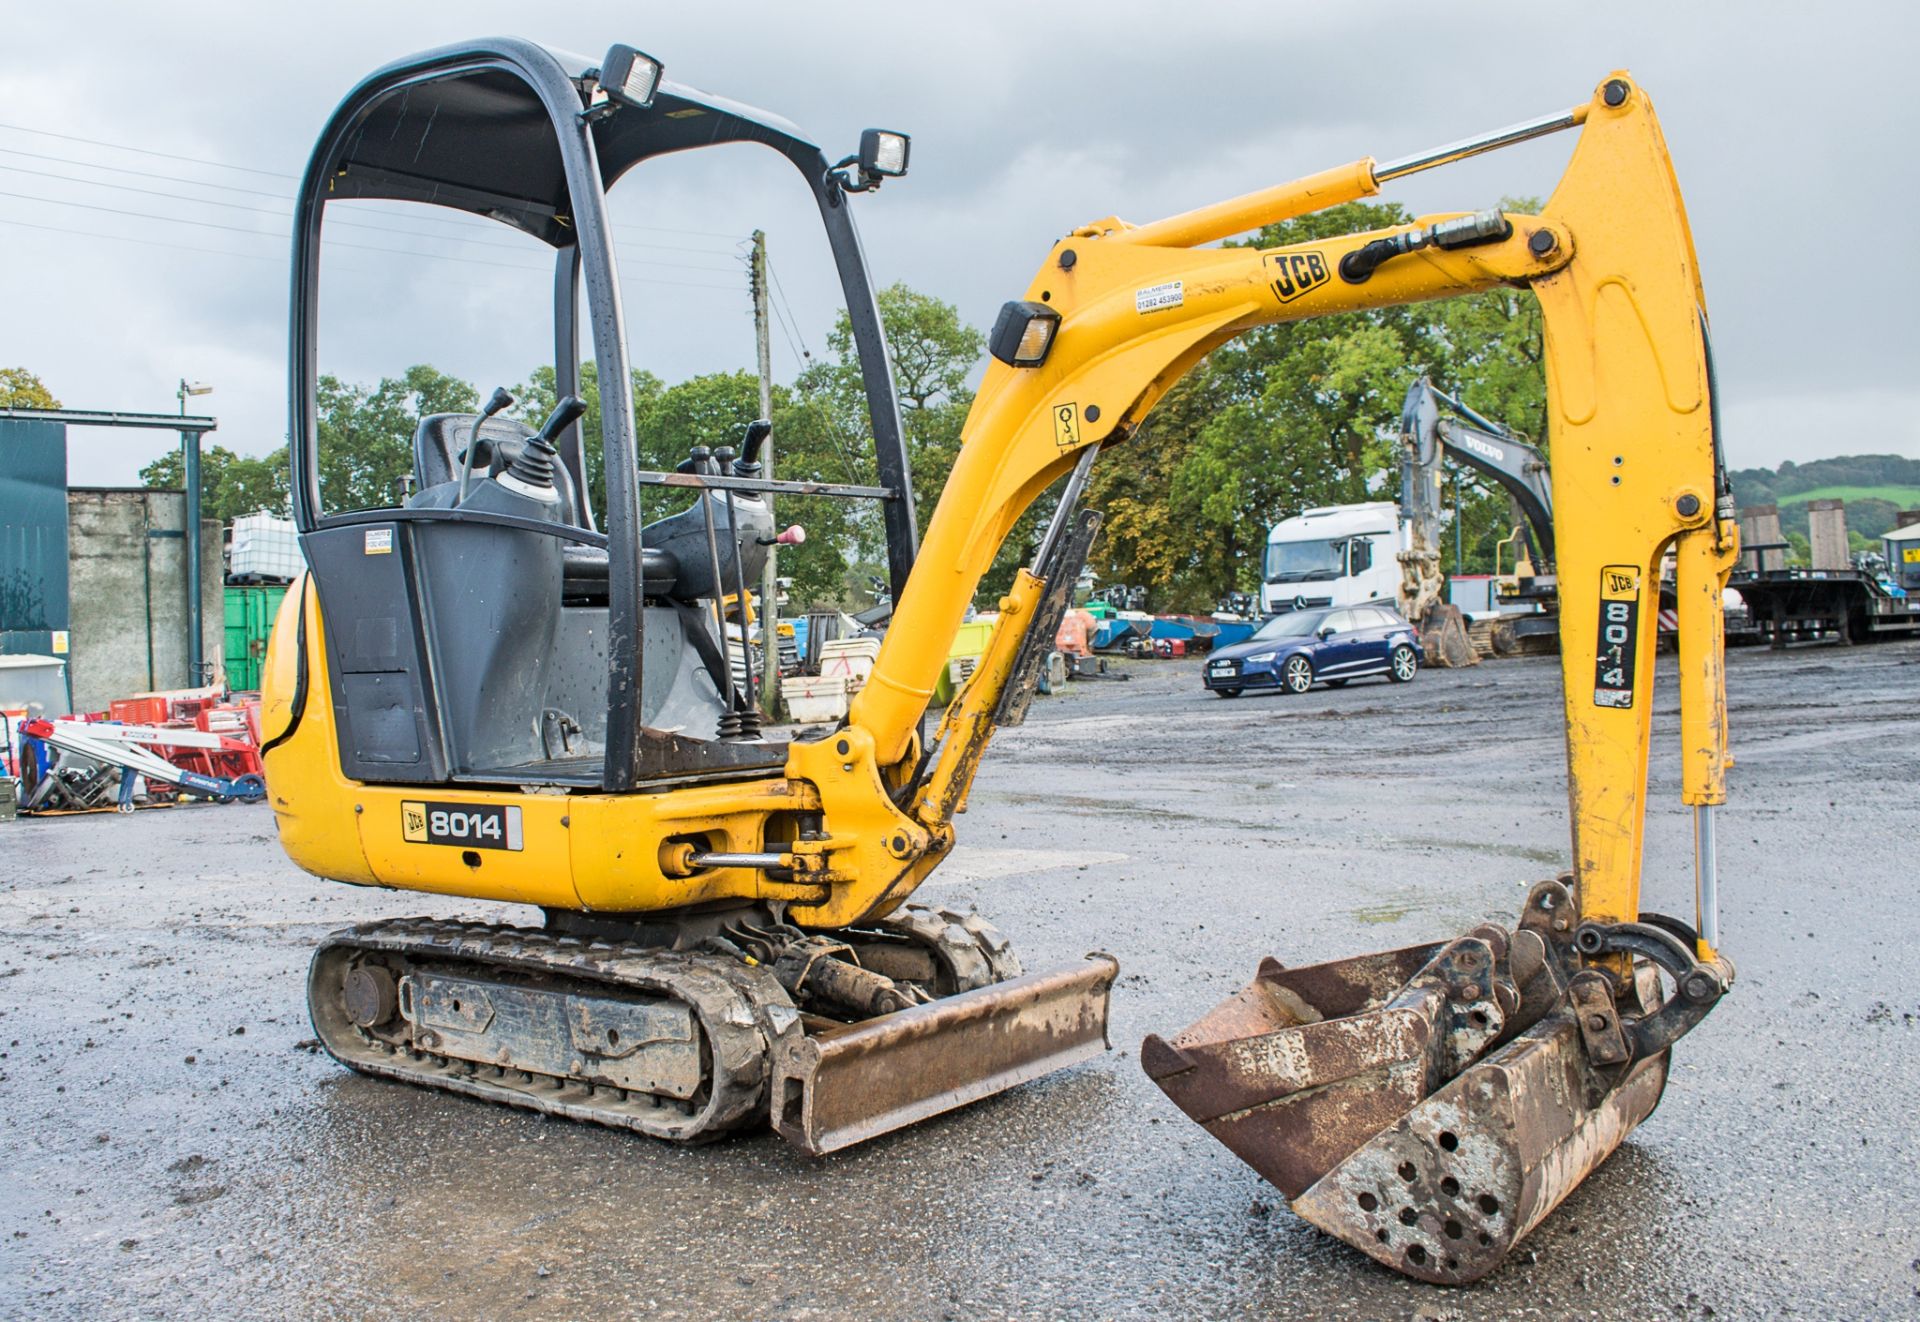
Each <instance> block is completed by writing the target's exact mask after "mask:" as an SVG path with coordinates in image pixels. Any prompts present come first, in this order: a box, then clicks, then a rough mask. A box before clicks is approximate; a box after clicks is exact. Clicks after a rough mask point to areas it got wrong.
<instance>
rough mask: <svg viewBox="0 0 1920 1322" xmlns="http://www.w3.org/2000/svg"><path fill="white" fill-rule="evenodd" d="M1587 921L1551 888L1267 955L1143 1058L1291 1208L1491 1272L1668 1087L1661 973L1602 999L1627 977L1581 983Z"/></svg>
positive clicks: (1320, 1222) (1368, 1244) (1448, 1275)
mask: <svg viewBox="0 0 1920 1322" xmlns="http://www.w3.org/2000/svg"><path fill="white" fill-rule="evenodd" d="M1575 911H1576V910H1575V906H1574V902H1573V899H1572V897H1571V895H1570V894H1569V893H1568V891H1567V890H1566V888H1565V887H1564V886H1562V885H1561V884H1560V883H1557V882H1547V883H1542V884H1541V885H1540V886H1538V887H1536V888H1535V889H1534V892H1533V895H1532V897H1530V900H1529V905H1528V911H1527V916H1526V917H1524V918H1523V919H1522V922H1521V925H1520V927H1519V928H1517V929H1516V930H1514V931H1511V932H1509V931H1508V930H1506V929H1504V928H1501V927H1497V926H1493V925H1488V926H1485V927H1480V928H1476V929H1474V931H1473V932H1471V933H1469V934H1468V935H1466V936H1464V937H1461V938H1459V939H1458V940H1455V941H1452V942H1447V943H1436V944H1430V945H1417V946H1406V947H1402V948H1401V949H1398V950H1389V951H1383V952H1380V953H1377V954H1371V955H1362V956H1359V957H1357V958H1353V959H1344V960H1338V961H1336V962H1333V963H1329V964H1315V965H1311V966H1309V967H1305V968H1296V969H1288V968H1284V967H1282V966H1281V965H1280V964H1279V963H1278V962H1277V961H1275V960H1273V959H1268V960H1265V961H1264V962H1263V963H1262V964H1261V966H1260V969H1259V971H1258V973H1257V974H1256V975H1255V977H1254V979H1253V981H1252V982H1251V983H1249V984H1248V985H1247V986H1246V987H1245V988H1243V989H1241V990H1240V991H1238V992H1236V993H1235V994H1234V995H1232V996H1230V997H1228V998H1227V999H1226V1000H1225V1001H1222V1002H1221V1003H1220V1004H1219V1005H1217V1006H1215V1007H1214V1009H1213V1010H1211V1011H1210V1012H1209V1013H1208V1014H1207V1015H1206V1016H1205V1017H1203V1018H1202V1019H1201V1020H1200V1021H1199V1022H1198V1023H1195V1024H1194V1025H1192V1026H1191V1027H1189V1028H1187V1029H1186V1030H1185V1031H1183V1032H1181V1033H1178V1034H1176V1035H1174V1036H1173V1037H1172V1038H1169V1039H1162V1038H1160V1037H1157V1036H1155V1037H1149V1038H1148V1039H1147V1040H1146V1042H1145V1043H1144V1044H1143V1045H1142V1047H1141V1051H1140V1063H1141V1066H1142V1068H1143V1069H1145V1070H1146V1072H1147V1074H1148V1076H1149V1077H1150V1078H1152V1079H1153V1081H1154V1082H1155V1083H1156V1084H1158V1085H1159V1086H1160V1088H1161V1089H1162V1090H1163V1091H1164V1092H1165V1093H1166V1094H1167V1096H1168V1097H1170V1098H1172V1099H1173V1101H1174V1102H1175V1104H1177V1105H1178V1106H1179V1107H1180V1109H1181V1110H1183V1111H1185V1112H1186V1113H1187V1115H1189V1116H1191V1117H1192V1118H1193V1119H1194V1120H1196V1121H1198V1122H1199V1123H1200V1125H1201V1126H1203V1127H1204V1128H1205V1129H1206V1130H1207V1132H1208V1133H1210V1134H1212V1135H1213V1136H1214V1137H1215V1138H1217V1139H1219V1140H1220V1141H1221V1142H1222V1143H1223V1144H1225V1145H1226V1146H1227V1147H1228V1148H1229V1149H1231V1150H1232V1151H1233V1152H1234V1154H1235V1155H1237V1156H1238V1157H1240V1158H1241V1159H1242V1160H1243V1161H1245V1162H1247V1164H1249V1165H1250V1166H1252V1167H1253V1168H1254V1169H1255V1170H1257V1171H1259V1172H1260V1174H1261V1175H1263V1176H1264V1177H1265V1178H1266V1179H1268V1180H1269V1181H1271V1182H1272V1183H1273V1184H1274V1185H1275V1186H1276V1187H1277V1188H1279V1189H1280V1191H1281V1192H1282V1193H1284V1194H1285V1195H1286V1197H1287V1201H1288V1203H1289V1205H1290V1206H1291V1207H1292V1209H1293V1211H1294V1212H1295V1214H1296V1215H1298V1216H1300V1217H1301V1218H1303V1219H1304V1220H1306V1221H1308V1222H1311V1223H1312V1224H1313V1225H1316V1226H1318V1227H1320V1229H1322V1230H1324V1231H1326V1232H1327V1233H1329V1234H1332V1235H1335V1236H1337V1237H1339V1238H1340V1239H1343V1240H1345V1241H1346V1242H1347V1243H1349V1244H1351V1245H1353V1247H1355V1248H1357V1249H1359V1250H1361V1251H1362V1252H1363V1253H1366V1254H1368V1255H1369V1256H1370V1257H1372V1258H1374V1259H1376V1260H1378V1261H1379V1262H1381V1263H1384V1264H1385V1265H1387V1266H1389V1267H1392V1268H1394V1269H1395V1270H1397V1271H1400V1272H1403V1273H1405V1274H1407V1275H1409V1276H1413V1277H1416V1278H1418V1279H1420V1280H1424V1281H1431V1282H1434V1283H1436V1284H1453V1285H1457V1284H1464V1283H1467V1282H1469V1281H1473V1280H1477V1279H1478V1278H1479V1277H1481V1276H1483V1275H1485V1274H1486V1273H1487V1272H1489V1271H1491V1270H1492V1269H1493V1268H1494V1267H1495V1266H1497V1265H1498V1264H1499V1262H1500V1261H1501V1259H1502V1258H1504V1257H1505V1256H1506V1254H1507V1253H1508V1252H1509V1251H1510V1250H1511V1249H1512V1248H1513V1247H1514V1245H1516V1244H1517V1243H1519V1241H1520V1240H1521V1239H1522V1238H1523V1237H1524V1236H1525V1235H1526V1234H1527V1232H1528V1231H1530V1230H1531V1229H1533V1227H1534V1226H1535V1225H1537V1224H1539V1222H1540V1221H1541V1219H1542V1218H1544V1217H1545V1216H1546V1215H1547V1214H1548V1213H1549V1212H1551V1211H1552V1210H1553V1208H1554V1207H1555V1206H1557V1205H1558V1204H1559V1202H1560V1200H1561V1199H1562V1198H1564V1197H1566V1195H1567V1194H1568V1193H1569V1192H1570V1191H1571V1190H1572V1189H1573V1188H1574V1186H1575V1185H1577V1184H1579V1182H1580V1181H1581V1180H1582V1179H1584V1178H1585V1177H1586V1176H1587V1174H1588V1173H1589V1172H1590V1171H1592V1170H1593V1169H1594V1168H1595V1167H1597V1166H1598V1165H1599V1164H1600V1163H1601V1162H1602V1161H1604V1160H1606V1158H1607V1156H1608V1155H1609V1154H1611V1153H1612V1152H1613V1150H1614V1149H1615V1148H1617V1147H1618V1146H1619V1145H1620V1143H1621V1141H1622V1140H1623V1139H1625V1138H1626V1136H1627V1135H1628V1134H1629V1133H1631V1132H1632V1130H1633V1128H1634V1126H1635V1125H1637V1124H1639V1123H1640V1122H1641V1121H1642V1120H1644V1119H1646V1118H1647V1116H1648V1115H1650V1114H1651V1113H1652V1111H1653V1108H1654V1106H1655V1105H1656V1104H1657V1103H1658V1102H1659V1100H1660V1094H1661V1090H1662V1088H1663V1087H1664V1086H1665V1084H1666V1077H1667V1052H1666V1050H1665V1049H1664V1045H1663V1044H1664V1043H1665V1042H1667V1041H1670V1040H1671V1037H1673V1036H1677V1033H1676V1032H1670V1031H1665V1030H1667V1029H1671V1028H1672V1027H1673V1026H1672V1025H1671V1024H1669V1023H1666V1021H1665V1020H1663V1018H1662V1014H1661V1011H1662V1008H1663V1003H1662V999H1661V982H1660V978H1659V974H1658V973H1657V972H1656V971H1655V968H1654V966H1653V965H1652V964H1650V963H1647V962H1645V961H1639V962H1636V963H1635V964H1634V966H1633V967H1634V973H1633V975H1632V984H1631V986H1630V987H1629V988H1627V989H1626V990H1625V991H1624V992H1623V993H1622V994H1621V995H1620V996H1619V1002H1620V1004H1619V1005H1618V1006H1617V1008H1616V1006H1615V1005H1614V1000H1613V997H1612V996H1611V995H1609V996H1607V997H1606V998H1605V1001H1604V1004H1601V1003H1595V1002H1593V1001H1591V1000H1590V999H1588V998H1589V997H1590V995H1591V990H1592V989H1593V988H1594V987H1596V986H1598V985H1599V984H1598V982H1597V981H1596V980H1597V979H1600V978H1601V977H1603V976H1610V975H1602V974H1600V973H1599V972H1597V971H1588V970H1582V971H1577V972H1575V971H1574V970H1575V968H1576V961H1574V960H1573V959H1572V958H1571V956H1572V953H1573V950H1574V944H1573V940H1572V936H1573V924H1572V923H1571V922H1570V921H1568V919H1570V918H1571V916H1572V914H1573V913H1574V912H1575ZM1556 921H1557V922H1559V923H1560V924H1561V926H1560V927H1559V928H1557V929H1556V928H1555V926H1554V924H1555V922H1556ZM1636 930H1643V929H1638V928H1636ZM1676 944H1678V943H1677V942H1676ZM1697 990H1700V992H1701V995H1700V999H1702V1000H1706V999H1708V992H1709V991H1712V989H1706V988H1701V989H1697ZM1677 994H1678V993H1676V995H1677ZM1714 994H1715V995H1717V992H1714ZM1704 1013H1705V1010H1704V1008H1702V1009H1700V1010H1699V1011H1698V1014H1704ZM1688 1018H1689V1021H1690V1022H1691V1021H1694V1020H1696V1019H1697V1015H1694V1014H1693V1013H1692V1010H1691V1007H1689V1010H1688ZM1583 1020H1584V1027H1583ZM1602 1020H1604V1021H1605V1024H1604V1028H1605V1029H1606V1031H1600V1027H1601V1021H1602ZM1634 1025H1661V1026H1662V1028H1661V1029H1660V1030H1658V1031H1651V1032H1648V1033H1646V1034H1643V1035H1638V1036H1636V1035H1635V1031H1634V1028H1633V1026H1634ZM1689 1026H1690V1025H1689ZM1680 1031H1684V1029H1680ZM1590 1034H1591V1036H1590ZM1651 1047H1658V1048H1659V1049H1651V1050H1650V1049H1647V1048H1651Z"/></svg>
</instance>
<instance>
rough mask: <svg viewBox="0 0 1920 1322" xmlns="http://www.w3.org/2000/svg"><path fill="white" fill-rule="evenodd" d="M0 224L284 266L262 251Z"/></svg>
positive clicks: (17, 223) (5, 221)
mask: <svg viewBox="0 0 1920 1322" xmlns="http://www.w3.org/2000/svg"><path fill="white" fill-rule="evenodd" d="M0 225H15V226H18V227H19V228H21V229H29V230H45V231H46V232H47V233H49V234H61V235H67V236H69V237H72V238H76V239H112V240H113V241H115V242H116V243H137V244H140V245H141V246H143V247H147V248H171V249H173V250H174V251H175V252H197V253H205V254H206V255H207V256H209V257H244V258H246V259H247V260H248V261H251V262H272V263H273V264H274V265H275V266H284V265H285V264H286V258H284V257H269V256H267V255H266V254H264V253H257V252H235V251H233V250H232V249H231V248H193V247H189V246H187V245H186V244H184V243H163V242H161V241H160V240H159V239H136V238H134V237H133V236H132V235H129V234H100V233H96V232H94V231H92V230H76V229H68V228H66V227H65V226H62V225H36V224H34V223H33V222H32V221H30V220H13V219H10V218H8V217H5V216H0Z"/></svg>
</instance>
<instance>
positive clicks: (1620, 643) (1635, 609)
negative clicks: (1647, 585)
mask: <svg viewBox="0 0 1920 1322" xmlns="http://www.w3.org/2000/svg"><path fill="white" fill-rule="evenodd" d="M1639 632H1640V569H1639V567H1638V566H1637V565H1607V566H1606V567H1605V568H1603V569H1602V570H1601V571H1600V634H1599V637H1598V639H1597V646H1596V648H1595V651H1594V668H1593V705H1594V706H1596V707H1631V706H1633V657H1634V650H1635V646H1636V644H1637V643H1638V641H1639Z"/></svg>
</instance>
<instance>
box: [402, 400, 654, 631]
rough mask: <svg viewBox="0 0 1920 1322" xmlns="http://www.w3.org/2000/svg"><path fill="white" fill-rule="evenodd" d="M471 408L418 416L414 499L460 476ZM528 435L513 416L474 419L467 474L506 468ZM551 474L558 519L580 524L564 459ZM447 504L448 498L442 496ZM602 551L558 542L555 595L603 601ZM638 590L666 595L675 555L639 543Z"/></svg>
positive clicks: (575, 601)
mask: <svg viewBox="0 0 1920 1322" xmlns="http://www.w3.org/2000/svg"><path fill="white" fill-rule="evenodd" d="M473 419H474V415H473V414H471V413H430V414H428V415H427V416H426V417H424V418H422V419H420V425H419V427H418V428H417V429H415V431H414V434H413V485H414V491H415V493H416V494H415V497H414V503H422V502H420V495H421V494H423V493H425V492H428V491H431V490H432V489H433V488H435V487H441V486H445V485H446V484H447V483H449V482H457V481H459V480H460V473H461V470H462V469H463V467H464V466H465V464H466V448H467V437H468V436H469V435H471V434H472V432H473ZM532 435H533V429H532V428H531V427H529V426H527V425H526V424H525V423H523V422H521V421H520V420H519V419H517V418H509V417H504V416H502V415H499V414H495V415H494V416H493V417H491V418H488V419H487V420H486V421H485V422H483V423H481V424H480V439H479V446H478V449H477V450H476V451H475V453H474V456H473V477H474V480H475V481H476V482H477V481H480V480H481V479H483V478H485V477H488V476H489V475H493V476H497V475H499V474H500V473H503V472H505V471H506V469H507V466H508V465H509V464H511V463H512V462H513V461H514V459H515V457H517V456H518V455H519V453H520V449H521V447H522V446H524V445H525V444H526V443H527V440H528V438H530V437H531V436H532ZM553 480H554V485H555V487H556V488H557V489H558V490H559V492H560V509H561V516H562V522H564V523H566V524H568V525H570V526H572V527H575V528H584V527H585V526H586V522H585V520H583V519H582V518H581V517H580V501H579V498H578V495H577V494H576V493H575V491H574V489H573V475H572V474H571V473H569V472H568V471H567V468H566V465H564V464H559V465H556V466H555V468H554V474H553ZM448 503H449V504H451V502H448ZM607 572H608V571H607V551H606V548H605V547H601V546H588V545H586V544H584V543H581V542H564V543H562V544H561V582H560V594H561V599H562V600H563V601H564V602H565V603H566V604H567V605H569V606H604V605H606V604H607ZM640 577H641V582H642V585H643V586H642V592H643V594H644V595H645V596H648V597H671V596H673V595H674V589H675V588H676V587H677V586H678V584H679V579H680V564H679V561H678V560H677V559H676V558H675V557H674V556H672V555H671V554H669V553H668V552H666V551H663V550H660V549H658V548H656V547H651V546H643V547H642V549H641V552H640Z"/></svg>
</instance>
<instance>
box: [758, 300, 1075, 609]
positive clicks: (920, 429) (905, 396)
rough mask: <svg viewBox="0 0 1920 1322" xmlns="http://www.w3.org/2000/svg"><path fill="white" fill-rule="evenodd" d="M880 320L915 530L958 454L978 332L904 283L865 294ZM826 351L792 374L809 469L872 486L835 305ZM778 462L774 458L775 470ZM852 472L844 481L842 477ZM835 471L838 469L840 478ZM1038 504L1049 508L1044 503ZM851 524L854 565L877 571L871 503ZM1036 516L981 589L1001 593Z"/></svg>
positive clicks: (851, 349)
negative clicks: (804, 417) (804, 414)
mask: <svg viewBox="0 0 1920 1322" xmlns="http://www.w3.org/2000/svg"><path fill="white" fill-rule="evenodd" d="M874 301H875V302H876V304H878V306H879V309H880V323H881V326H882V327H883V328H884V329H885V331H886V337H887V359H888V364H889V366H890V367H891V368H892V371H893V380H894V389H895V392H896V394H897V395H898V397H899V401H900V425H901V431H902V434H903V438H904V440H905V443H906V450H907V464H908V468H909V471H910V472H911V474H912V486H913V498H914V508H915V510H916V511H917V512H918V516H919V522H920V524H921V526H922V527H924V526H925V525H926V523H927V520H929V519H930V518H932V517H933V511H934V509H935V507H936V506H937V505H938V504H939V500H940V493H941V491H942V490H943V489H944V488H945V487H946V483H947V475H948V474H949V473H950V472H951V471H952V469H953V462H954V460H955V459H956V458H957V457H958V456H959V454H960V433H961V427H962V425H963V424H964V423H965V422H966V418H967V412H968V410H969V409H971V408H972V407H973V390H972V389H971V387H969V386H968V384H967V380H968V378H969V377H970V376H972V374H973V372H974V370H975V368H976V367H977V366H978V365H979V362H980V357H981V355H982V353H984V352H985V349H986V337H985V336H984V335H982V334H981V332H980V331H979V330H977V329H976V328H974V327H973V326H970V325H968V324H967V323H966V322H965V321H964V320H962V318H961V316H960V312H959V309H958V308H956V307H954V306H953V305H952V304H951V303H943V302H941V301H940V300H939V299H937V298H934V297H932V296H931V295H928V294H922V293H920V292H919V291H917V290H914V289H911V288H909V287H908V286H906V285H904V284H899V283H895V284H892V285H889V286H887V287H886V288H885V289H882V290H880V291H879V293H878V294H877V295H875V300H874ZM827 348H828V350H829V351H830V354H831V356H830V357H829V358H827V359H825V360H824V361H822V362H819V363H816V364H814V365H813V366H811V367H809V368H808V369H807V370H806V371H805V372H803V373H802V374H801V376H800V380H799V382H798V383H797V390H798V392H799V394H800V395H801V397H802V400H803V402H804V403H805V404H806V405H807V406H808V407H809V408H810V409H812V410H813V412H812V414H811V416H810V423H811V429H810V431H809V433H808V434H809V436H810V437H812V439H813V447H812V453H813V455H814V456H815V461H816V462H817V463H819V464H820V465H822V466H823V468H826V469H828V470H832V469H835V468H837V469H838V470H839V472H838V473H831V472H822V473H820V474H818V476H820V477H822V478H827V479H829V480H835V481H855V480H857V481H859V482H861V483H873V482H876V481H877V480H878V477H877V474H876V471H875V465H874V457H873V430H872V426H871V423H870V420H869V418H868V416H867V403H866V393H865V390H864V387H863V386H862V384H861V378H860V359H859V352H858V349H857V347H856V346H855V343H854V337H853V323H852V321H851V319H850V318H849V317H848V316H847V314H846V313H845V312H842V313H841V314H840V316H839V317H838V318H837V319H836V321H835V323H834V327H833V330H832V332H831V333H829V335H828V336H827ZM785 466H786V461H785V460H784V459H783V460H782V461H781V467H782V469H783V470H784V469H785ZM854 473H858V474H860V476H859V477H858V478H854V477H853V476H852V474H854ZM842 474H844V476H843V475H842ZM1038 506H1039V507H1040V508H1042V509H1045V508H1050V506H1048V503H1047V502H1045V501H1041V502H1038ZM855 517H856V522H855V525H854V530H855V532H856V533H857V538H856V541H857V546H858V549H859V553H860V557H861V559H862V562H863V564H864V565H865V566H866V567H867V568H868V569H869V570H870V571H871V572H872V573H874V574H876V575H878V574H880V573H881V572H882V559H883V556H884V539H883V535H882V531H881V527H882V525H881V519H880V513H879V511H878V510H877V509H876V508H873V507H868V508H866V509H863V510H860V511H859V512H858V513H857V515H856V516H855ZM1036 517H1037V514H1036V512H1035V511H1029V512H1028V514H1027V516H1026V517H1025V518H1024V519H1023V520H1022V522H1021V523H1020V524H1019V525H1017V526H1016V527H1015V529H1014V531H1013V534H1012V535H1011V536H1010V537H1008V538H1007V542H1006V545H1005V546H1003V547H1002V548H1001V554H1000V558H999V559H998V560H996V561H995V563H994V567H993V569H992V570H991V571H990V572H989V573H988V574H987V576H986V579H985V580H984V581H983V584H982V589H983V594H984V595H987V596H991V595H994V594H997V593H999V592H1003V591H1005V589H1006V587H1007V585H1008V584H1009V583H1011V581H1012V576H1013V570H1014V568H1015V567H1017V565H1018V564H1019V563H1020V562H1021V558H1022V555H1023V553H1024V549H1025V545H1026V543H1027V542H1029V541H1030V540H1031V538H1032V530H1033V527H1034V523H1035V519H1036Z"/></svg>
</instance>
